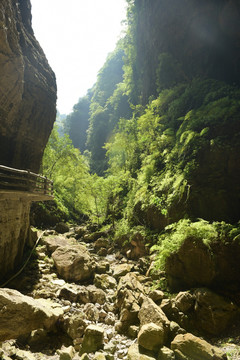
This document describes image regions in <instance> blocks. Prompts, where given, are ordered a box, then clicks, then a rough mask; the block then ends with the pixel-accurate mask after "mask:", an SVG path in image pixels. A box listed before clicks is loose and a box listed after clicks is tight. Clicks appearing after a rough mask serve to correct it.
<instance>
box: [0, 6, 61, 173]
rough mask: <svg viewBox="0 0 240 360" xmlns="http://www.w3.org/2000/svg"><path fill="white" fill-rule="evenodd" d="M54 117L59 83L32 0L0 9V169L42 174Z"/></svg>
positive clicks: (0, 7)
mask: <svg viewBox="0 0 240 360" xmlns="http://www.w3.org/2000/svg"><path fill="white" fill-rule="evenodd" d="M55 115H56V82H55V76H54V73H53V72H52V70H51V68H50V67H49V65H48V62H47V60H46V57H45V55H44V53H43V51H42V49H41V47H40V46H39V44H38V42H37V40H36V39H35V37H34V33H33V30H32V27H31V4H30V1H29V0H20V1H19V2H17V1H14V0H3V1H1V4H0V164H3V165H7V166H12V167H16V168H21V169H30V170H32V171H35V172H38V170H39V166H40V161H41V158H42V154H43V150H44V147H45V145H46V143H47V140H48V137H49V134H50V131H51V129H52V125H53V122H54V120H55Z"/></svg>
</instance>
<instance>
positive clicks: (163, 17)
mask: <svg viewBox="0 0 240 360" xmlns="http://www.w3.org/2000/svg"><path fill="white" fill-rule="evenodd" d="M134 3H135V7H136V10H137V11H136V31H135V38H136V44H137V47H136V63H135V76H136V79H139V78H141V85H140V89H139V97H140V98H141V100H142V102H143V103H147V102H148V98H149V96H151V95H153V94H154V95H155V94H156V92H157V89H156V69H157V67H158V64H159V55H161V54H163V53H168V54H170V55H171V56H172V57H173V59H174V61H177V63H178V64H179V65H180V67H181V70H182V74H181V75H182V80H189V79H192V78H193V77H201V78H214V79H218V80H223V81H226V82H228V83H231V84H233V83H235V84H238V85H239V84H240V4H239V1H238V0H203V1H198V0H159V1H152V0H136V1H135V2H134ZM149 54H151V56H149ZM176 80H178V79H176ZM138 83H139V82H138Z"/></svg>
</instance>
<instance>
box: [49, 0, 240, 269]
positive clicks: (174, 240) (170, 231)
mask: <svg viewBox="0 0 240 360" xmlns="http://www.w3.org/2000/svg"><path fill="white" fill-rule="evenodd" d="M127 2H128V16H127V20H126V22H127V25H128V27H127V32H126V34H125V37H124V38H123V39H122V40H120V41H119V43H118V44H117V47H116V50H115V51H114V52H113V53H112V54H110V55H109V56H108V58H107V60H106V63H105V64H104V66H103V67H102V69H101V70H100V72H99V74H98V79H97V82H96V84H95V85H94V86H93V88H92V89H90V90H89V91H88V93H87V95H86V96H85V97H83V98H81V99H79V102H78V104H76V105H75V106H74V110H73V112H72V113H71V114H70V115H69V116H68V117H67V119H66V121H65V124H64V130H65V135H63V134H62V133H60V135H59V132H57V130H56V129H54V130H53V133H52V135H51V137H50V140H49V144H48V146H47V148H46V151H45V154H44V159H43V173H44V174H45V175H47V176H49V177H51V178H52V179H53V180H54V184H55V198H56V201H57V203H58V205H59V207H60V208H61V209H62V210H64V211H65V212H66V213H67V214H68V216H69V218H74V219H75V220H77V219H79V217H80V214H85V216H87V217H89V219H91V221H94V222H96V223H98V224H109V225H110V226H112V227H114V228H115V237H116V238H121V239H125V240H126V239H130V238H131V236H132V235H133V233H134V232H140V233H141V234H142V237H143V238H145V239H146V242H147V243H148V244H149V246H151V245H153V244H157V245H156V247H155V248H154V249H155V250H157V251H158V252H159V263H160V264H164V259H165V258H166V256H168V254H169V253H170V252H172V251H175V250H176V249H177V247H178V246H180V244H181V243H182V241H184V239H185V238H186V236H189V234H190V235H194V236H195V237H196V238H201V239H203V240H204V241H205V240H206V242H208V241H211V240H213V241H214V239H216V237H219V231H220V230H219V226H220V225H219V223H217V221H220V222H221V221H223V220H224V221H225V222H232V223H234V222H237V220H238V219H239V213H238V211H239V208H238V201H239V200H238V198H237V196H235V193H234V188H237V186H239V185H237V184H238V183H239V181H237V175H236V174H235V170H234V164H235V163H236V164H237V157H238V156H237V155H236V154H238V153H239V149H240V140H239V134H240V125H239V113H240V101H239V99H240V90H239V87H238V86H236V85H233V84H230V82H229V83H227V82H224V81H220V80H219V79H216V78H214V76H213V77H209V76H204V74H202V73H201V74H200V75H199V74H198V72H197V71H196V72H195V73H194V71H193V69H191V71H190V70H189V67H186V66H185V63H184V62H181V61H180V60H179V58H177V57H175V56H174V54H173V53H170V52H166V51H165V50H164V52H163V51H162V50H161V47H160V45H159V47H158V46H157V45H156V44H158V37H157V36H158V34H157V33H156V29H155V28H154V27H150V28H148V30H149V31H151V28H153V30H152V33H151V34H147V35H144V36H145V37H146V36H147V40H148V41H146V39H145V41H141V40H142V39H141V34H142V36H143V33H141V31H142V27H143V19H144V14H145V13H144V11H145V10H144V8H142V6H141V4H140V2H139V3H138V2H135V1H132V0H128V1H127ZM154 6H155V5H154ZM153 10H154V9H153ZM156 18H157V17H156ZM151 36H152V38H151ZM148 49H150V50H151V51H152V52H151V53H148ZM146 54H147V55H146ZM146 56H148V58H146ZM199 61H201V60H199ZM196 69H198V67H197V66H196ZM187 70H188V71H187ZM212 74H213V75H214V74H215V73H214V72H213V73H212ZM193 75H194V76H193ZM207 75H209V73H208V74H207ZM66 134H67V135H66ZM80 151H81V152H80ZM228 183H229V184H230V185H228ZM231 188H232V189H233V192H232V193H231ZM198 218H203V219H204V220H201V221H196V220H197V219H198ZM169 224H173V225H170V227H169ZM224 224H225V225H224V226H227V225H226V223H224ZM166 226H167V228H166ZM221 226H222V228H223V225H221ZM222 228H221V229H222ZM164 229H165V230H164ZM162 231H163V235H162ZM229 231H230V230H229ZM159 234H161V235H160V236H159ZM229 236H230V235H229ZM230 238H231V236H230ZM125 240H123V241H125Z"/></svg>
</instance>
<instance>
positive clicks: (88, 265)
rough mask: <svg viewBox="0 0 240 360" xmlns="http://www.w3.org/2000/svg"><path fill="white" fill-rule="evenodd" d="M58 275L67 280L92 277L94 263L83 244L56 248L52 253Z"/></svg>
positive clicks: (83, 279) (84, 279)
mask: <svg viewBox="0 0 240 360" xmlns="http://www.w3.org/2000/svg"><path fill="white" fill-rule="evenodd" d="M52 258H53V260H54V264H55V266H56V269H57V272H58V274H59V275H60V276H62V277H63V278H64V280H67V281H86V280H89V279H91V278H92V277H93V272H94V269H95V263H94V262H93V260H92V259H91V257H90V254H89V252H88V251H87V249H86V247H85V246H83V245H73V246H66V247H59V248H57V249H56V250H55V251H54V253H53V254H52Z"/></svg>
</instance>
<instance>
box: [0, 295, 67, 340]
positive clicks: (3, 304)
mask: <svg viewBox="0 0 240 360" xmlns="http://www.w3.org/2000/svg"><path fill="white" fill-rule="evenodd" d="M0 309H1V321H0V341H4V340H7V339H14V338H17V337H18V336H19V335H23V334H26V333H29V332H31V331H32V330H35V329H39V328H43V327H44V328H46V329H51V328H52V327H53V326H54V324H55V323H56V321H57V320H58V319H59V318H60V317H61V316H62V315H63V310H62V309H61V307H60V305H59V304H55V303H52V302H50V301H48V300H45V299H38V300H34V299H32V298H31V297H29V296H25V295H22V294H21V293H20V292H18V291H16V290H11V289H0Z"/></svg>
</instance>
